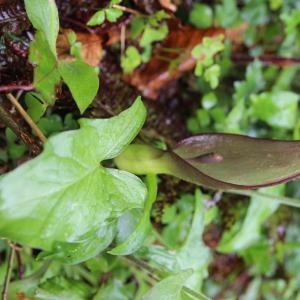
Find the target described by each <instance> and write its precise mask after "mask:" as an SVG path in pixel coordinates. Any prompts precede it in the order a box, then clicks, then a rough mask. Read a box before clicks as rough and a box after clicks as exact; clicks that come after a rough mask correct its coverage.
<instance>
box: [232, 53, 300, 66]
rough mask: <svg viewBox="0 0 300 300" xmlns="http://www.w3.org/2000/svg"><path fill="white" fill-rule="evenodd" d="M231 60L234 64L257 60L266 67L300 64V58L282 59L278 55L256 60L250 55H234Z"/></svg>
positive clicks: (259, 57) (265, 56) (263, 56)
mask: <svg viewBox="0 0 300 300" xmlns="http://www.w3.org/2000/svg"><path fill="white" fill-rule="evenodd" d="M231 59H232V60H233V61H234V62H237V63H242V64H248V63H249V62H252V61H254V60H255V59H258V60H260V61H261V62H262V63H264V64H266V65H277V66H288V65H295V64H300V58H298V57H297V58H295V57H282V56H276V55H266V54H265V55H261V56H258V57H257V58H254V57H252V56H249V55H247V54H246V55H245V54H233V55H232V56H231Z"/></svg>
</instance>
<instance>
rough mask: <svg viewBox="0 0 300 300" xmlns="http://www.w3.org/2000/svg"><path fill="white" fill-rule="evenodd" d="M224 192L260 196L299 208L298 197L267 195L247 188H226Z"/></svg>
mask: <svg viewBox="0 0 300 300" xmlns="http://www.w3.org/2000/svg"><path fill="white" fill-rule="evenodd" d="M224 192H226V193H230V194H235V195H243V196H248V197H261V198H264V199H266V200H272V201H275V202H278V204H285V205H288V206H293V207H299V208H300V199H295V198H289V197H283V196H274V195H269V194H265V193H261V192H257V191H248V190H228V191H224Z"/></svg>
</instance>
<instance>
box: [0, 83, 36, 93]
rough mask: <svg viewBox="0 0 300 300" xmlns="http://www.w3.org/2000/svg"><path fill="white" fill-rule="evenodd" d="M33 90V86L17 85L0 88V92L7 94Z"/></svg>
mask: <svg viewBox="0 0 300 300" xmlns="http://www.w3.org/2000/svg"><path fill="white" fill-rule="evenodd" d="M33 89H34V86H33V85H32V84H28V85H17V84H11V85H4V86H0V92H9V91H19V90H21V91H31V90H33Z"/></svg>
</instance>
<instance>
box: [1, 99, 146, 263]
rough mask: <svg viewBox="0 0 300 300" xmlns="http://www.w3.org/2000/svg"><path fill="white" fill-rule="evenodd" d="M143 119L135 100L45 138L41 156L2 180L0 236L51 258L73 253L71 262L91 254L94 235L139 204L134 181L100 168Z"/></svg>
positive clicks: (141, 193)
mask: <svg viewBox="0 0 300 300" xmlns="http://www.w3.org/2000/svg"><path fill="white" fill-rule="evenodd" d="M145 115H146V111H145V107H144V105H143V104H142V102H141V100H140V99H138V100H137V101H136V102H135V103H134V104H133V105H132V107H130V108H129V109H128V110H126V111H124V112H123V113H121V114H120V115H118V116H116V117H114V118H111V119H103V120H102V119H94V120H90V119H81V120H80V125H81V128H80V129H79V130H73V131H67V132H63V133H59V134H57V135H55V136H53V137H51V138H50V139H49V140H48V141H47V142H46V144H45V149H44V151H43V152H42V154H40V155H39V156H38V157H36V158H34V159H32V160H30V161H28V162H26V163H24V164H23V165H21V166H20V167H18V168H17V169H15V170H14V171H12V172H10V173H8V174H6V175H5V176H3V177H1V180H0V236H1V237H5V238H8V239H10V240H12V241H15V242H18V243H20V244H22V245H28V246H31V247H35V248H40V249H43V250H46V251H52V253H53V250H57V252H58V253H59V252H64V251H66V252H68V249H71V250H70V251H71V252H72V253H73V254H74V252H75V254H74V255H73V257H72V260H73V261H76V260H77V261H81V260H82V259H86V258H87V257H88V256H89V255H91V254H89V253H90V251H91V252H94V250H95V248H96V245H95V240H93V237H94V239H97V238H101V237H102V236H103V230H104V229H105V228H107V227H108V226H114V223H115V222H116V221H117V219H118V218H119V217H120V216H121V215H122V214H124V213H125V212H126V211H127V210H130V209H133V208H142V207H143V205H144V200H145V196H146V191H145V187H144V185H143V183H142V182H141V180H140V179H138V178H137V177H135V176H134V175H132V174H129V173H127V172H124V171H119V170H116V169H107V168H104V167H103V166H102V165H101V164H100V162H101V161H103V160H106V159H111V158H113V157H114V156H116V155H118V154H119V153H120V152H121V151H123V150H124V148H125V147H126V146H127V145H128V144H129V143H130V142H131V141H132V139H133V138H134V137H135V136H136V135H137V133H138V132H139V130H140V129H141V126H142V124H143V122H144V120H145ZM20 207H22V209H20ZM87 239H88V240H89V241H90V242H89V243H88V245H87ZM98 242H100V241H98ZM82 244H85V246H86V247H82ZM74 245H75V246H76V245H77V246H78V247H74ZM89 245H91V248H92V249H89V247H88V246H89ZM57 246H60V247H61V249H62V250H58V249H57ZM68 247H69V248H68ZM65 249H67V250H65ZM74 249H75V250H74ZM84 249H86V251H87V252H88V253H85V252H84ZM76 253H77V254H78V255H76ZM94 254H95V252H94V253H93V255H94ZM91 256H92V255H91ZM66 259H67V257H66Z"/></svg>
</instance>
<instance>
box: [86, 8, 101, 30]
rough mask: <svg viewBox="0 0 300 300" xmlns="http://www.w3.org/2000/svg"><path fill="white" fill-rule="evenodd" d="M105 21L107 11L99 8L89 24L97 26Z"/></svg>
mask: <svg viewBox="0 0 300 300" xmlns="http://www.w3.org/2000/svg"><path fill="white" fill-rule="evenodd" d="M104 21H105V11H104V10H99V11H97V12H96V13H95V14H94V15H93V16H92V17H91V19H90V20H89V21H88V23H87V25H89V26H97V25H101V24H102V23H103V22H104Z"/></svg>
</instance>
